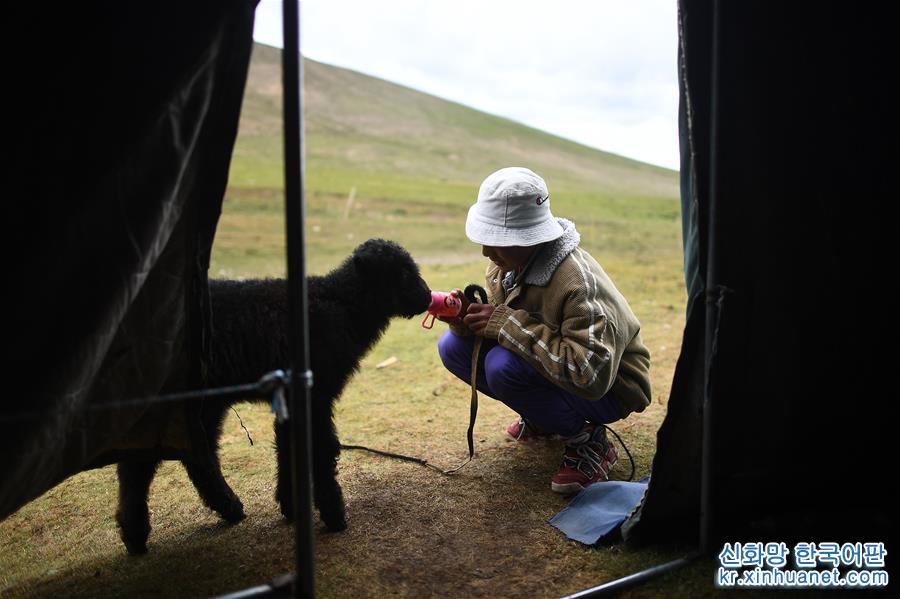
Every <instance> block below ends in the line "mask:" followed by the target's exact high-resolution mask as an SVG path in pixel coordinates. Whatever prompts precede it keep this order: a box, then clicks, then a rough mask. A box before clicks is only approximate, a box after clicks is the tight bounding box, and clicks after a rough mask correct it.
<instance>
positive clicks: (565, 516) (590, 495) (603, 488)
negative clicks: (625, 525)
mask: <svg viewBox="0 0 900 599" xmlns="http://www.w3.org/2000/svg"><path fill="white" fill-rule="evenodd" d="M647 480H648V479H646V478H645V479H644V480H642V481H640V482H636V483H635V482H625V481H619V480H611V481H606V482H602V483H594V484H593V485H590V486H588V487H586V488H585V489H584V490H583V491H581V492H580V493H578V495H576V496H575V497H573V498H572V500H571V501H570V502H569V504H568V505H567V506H566V507H564V508H563V510H562V511H561V512H559V513H558V514H556V515H555V516H553V517H552V518H550V520H549V522H550V524H551V525H553V526H555V527H556V528H558V529H559V530H560V531H562V532H563V533H564V534H565V535H566V536H567V537H568V538H570V539H572V540H573V541H579V542H581V543H584V544H585V545H593V544H594V543H596V542H597V541H598V540H600V539H601V538H603V537H604V536H606V535H608V534H609V533H610V532H612V531H613V530H615V529H616V528H617V527H618V526H619V525H620V524H622V522H624V521H625V518H626V517H627V516H628V514H630V513H631V510H633V509H634V508H635V506H636V505H637V504H638V503H640V501H641V497H643V495H644V491H645V490H646V489H647Z"/></svg>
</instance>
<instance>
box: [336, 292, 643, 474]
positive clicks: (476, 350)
mask: <svg viewBox="0 0 900 599" xmlns="http://www.w3.org/2000/svg"><path fill="white" fill-rule="evenodd" d="M463 295H465V297H466V299H467V300H468V301H469V303H473V304H474V303H482V304H486V303H487V292H486V291H485V290H484V288H483V287H481V286H480V285H476V284H475V283H472V284H470V285H467V286H466V288H465V290H463ZM478 295H480V296H481V298H478V297H477V296H478ZM479 299H480V302H479ZM483 341H484V337H476V338H475V345H474V346H473V347H472V367H471V373H472V378H471V380H470V381H469V385H470V386H471V388H472V395H471V397H470V399H469V428H468V429H467V430H466V442H467V443H468V445H469V457H468V458H466V459H465V460H464V461H463V462H462V463H461V464H460V465H458V466H456V467H455V468H450V469H448V470H445V469H443V468H441V467H439V466H436V465H434V464H432V463H431V462H429V461H428V460H426V459H424V458H418V457H415V456H408V455H403V454H402V453H393V452H390V451H383V450H380V449H372V448H371V447H366V446H364V445H344V444H341V449H342V450H343V449H354V450H359V451H368V452H370V453H374V454H377V455H380V456H384V457H387V458H394V459H397V460H403V461H404V462H414V463H416V464H419V465H421V466H425V467H426V468H431V469H432V470H434V471H436V472H440V473H441V474H443V475H446V476H449V475H452V474H456V473H457V472H459V471H460V470H461V469H462V468H463V467H464V466H466V465H467V464H468V463H469V462H471V461H472V459H473V458H474V457H475V437H474V435H475V420H476V419H477V417H478V359H479V357H480V355H481V344H482V342H483ZM602 426H603V427H604V428H606V430H608V431H609V432H611V433H612V434H613V435H615V437H616V439H617V440H618V441H619V445H621V446H622V449H624V450H625V453H626V454H627V455H628V459H629V461H630V462H631V474H630V475H629V476H628V480H629V481H631V480H634V473H635V465H634V458H633V457H631V452H630V451H628V446H626V445H625V443H624V442H623V441H622V438H621V437H620V436H619V434H618V433H617V432H616V431H614V430H613V429H611V428H610V427H609V426H607V425H605V424H603V425H602Z"/></svg>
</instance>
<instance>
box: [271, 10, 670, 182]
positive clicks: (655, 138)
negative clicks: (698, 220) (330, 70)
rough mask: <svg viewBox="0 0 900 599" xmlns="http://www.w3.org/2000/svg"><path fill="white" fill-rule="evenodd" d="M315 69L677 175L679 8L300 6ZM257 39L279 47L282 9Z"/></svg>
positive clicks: (273, 12)
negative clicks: (433, 98) (380, 82)
mask: <svg viewBox="0 0 900 599" xmlns="http://www.w3.org/2000/svg"><path fill="white" fill-rule="evenodd" d="M301 11H302V12H301V24H302V29H301V45H302V50H303V53H304V54H305V55H306V56H309V57H310V58H313V59H316V60H319V61H322V62H327V63H330V64H335V65H338V66H343V67H347V68H351V69H354V70H358V71H361V72H364V73H368V74H371V75H375V76H377V77H381V78H383V79H387V80H390V81H395V82H397V83H401V84H403V85H407V86H409V87H413V88H416V89H420V90H422V91H425V92H428V93H431V94H434V95H437V96H441V97H444V98H447V99H450V100H454V101H457V102H461V103H463V104H466V105H468V106H472V107H473V108H477V109H479V110H484V111H486V112H490V113H493V114H499V115H502V116H505V117H508V118H511V119H513V120H517V121H520V122H523V123H525V124H528V125H531V126H534V127H537V128H540V129H544V130H546V131H549V132H551V133H555V134H557V135H560V136H562V137H566V138H569V139H573V140H575V141H578V142H581V143H584V144H586V145H590V146H593V147H597V148H600V149H602V150H606V151H609V152H614V153H617V154H622V155H625V156H628V157H631V158H636V159H638V160H643V161H646V162H650V163H653V164H659V165H662V166H667V167H669V168H675V169H677V168H678V162H679V159H678V136H677V109H678V84H677V73H676V49H677V34H676V2H675V0H667V1H661V0H652V1H651V0H645V1H641V2H631V3H623V2H611V1H595V2H588V1H583V2H575V1H557V2H549V1H547V0H543V1H537V0H519V1H516V2H513V1H506V0H482V1H481V2H474V1H471V0H456V1H454V2H449V1H447V0H432V1H430V2H426V1H425V0H422V1H413V0H392V1H385V2H377V3H376V2H366V1H349V0H304V1H303V2H302V3H301ZM256 19H257V25H256V29H255V32H254V37H255V38H256V39H257V40H258V41H261V42H263V43H268V44H271V45H276V46H281V45H282V44H281V2H280V1H278V0H262V1H261V2H260V4H259V7H258V8H257V13H256Z"/></svg>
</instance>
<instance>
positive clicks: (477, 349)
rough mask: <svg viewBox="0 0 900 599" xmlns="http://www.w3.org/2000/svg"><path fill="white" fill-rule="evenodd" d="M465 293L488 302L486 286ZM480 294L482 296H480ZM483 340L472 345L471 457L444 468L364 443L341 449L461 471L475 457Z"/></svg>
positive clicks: (450, 471) (471, 299) (448, 472)
mask: <svg viewBox="0 0 900 599" xmlns="http://www.w3.org/2000/svg"><path fill="white" fill-rule="evenodd" d="M463 295H464V296H466V299H467V300H468V301H469V303H472V304H475V303H482V304H486V303H487V291H485V290H484V287H482V286H480V285H476V284H475V283H472V284H470V285H467V286H466V288H465V289H464V290H463ZM478 296H481V297H480V298H479V297H478ZM483 341H484V337H476V338H475V345H474V346H473V347H472V368H471V372H472V378H471V380H470V381H469V384H470V386H471V387H472V395H471V397H470V399H469V428H468V430H466V442H467V443H468V444H469V457H468V458H466V459H465V460H464V461H463V462H462V463H461V464H460V465H459V466H456V467H455V468H450V469H448V470H445V469H443V468H440V467H438V466H435V465H434V464H432V463H431V462H429V461H428V460H426V459H424V458H417V457H414V456H408V455H403V454H402V453H393V452H390V451H382V450H380V449H372V448H371V447H365V446H364V445H344V444H341V449H356V450H360V451H368V452H371V453H374V454H378V455H381V456H385V457H388V458H395V459H398V460H403V461H405V462H415V463H416V464H421V465H422V466H425V467H426V468H431V469H432V470H436V471H437V472H440V473H441V474H444V475H447V476H449V475H451V474H456V473H457V472H459V471H460V470H461V469H462V468H463V466H465V465H466V464H468V463H469V462H471V461H472V458H474V457H475V420H476V419H477V418H478V358H479V356H480V355H481V343H482V342H483Z"/></svg>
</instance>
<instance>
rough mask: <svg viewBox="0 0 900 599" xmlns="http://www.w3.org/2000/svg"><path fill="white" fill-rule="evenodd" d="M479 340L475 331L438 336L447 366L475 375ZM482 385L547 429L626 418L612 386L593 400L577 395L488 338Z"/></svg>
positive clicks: (571, 429)
mask: <svg viewBox="0 0 900 599" xmlns="http://www.w3.org/2000/svg"><path fill="white" fill-rule="evenodd" d="M474 344H475V338H474V337H460V336H458V335H454V334H453V333H452V332H450V331H447V332H446V333H444V334H443V335H442V336H441V338H440V340H438V353H439V354H440V356H441V360H442V361H443V362H444V366H445V367H446V368H447V370H449V371H450V372H452V373H453V374H455V375H456V376H457V377H459V378H460V379H462V380H463V381H465V382H466V383H467V384H468V383H469V382H470V381H471V378H472V349H473V347H474ZM478 390H479V391H481V392H482V393H485V394H487V395H490V396H491V397H493V398H495V399H499V400H500V401H502V402H503V403H505V404H506V405H507V406H509V407H510V408H512V409H513V410H515V411H516V412H518V413H519V414H520V415H521V416H522V417H523V418H525V420H527V421H528V422H530V423H531V424H533V425H534V426H536V427H537V428H538V429H540V430H541V431H544V432H547V433H557V434H559V435H562V436H565V437H571V436H573V435H576V434H578V432H579V431H581V429H583V428H584V424H585V422H593V423H603V424H609V423H611V422H616V421H617V420H621V419H622V412H621V410H620V409H619V404H618V402H617V401H616V398H615V397H614V396H613V394H612V392H609V393H607V394H606V395H604V396H603V397H602V398H600V399H598V400H593V401H592V400H589V399H583V398H581V397H578V396H577V395H573V394H571V393H569V392H568V391H564V390H563V389H561V388H560V387H557V386H556V385H554V384H553V383H551V382H550V381H549V380H548V379H546V378H544V376H542V375H541V373H540V372H538V371H537V370H535V368H534V366H532V365H531V364H529V363H528V362H526V361H525V360H524V359H522V358H520V357H519V356H517V355H516V354H514V353H513V352H511V351H509V350H508V349H506V348H505V347H501V346H500V344H498V343H497V342H496V341H491V340H488V339H485V340H484V342H483V343H482V345H481V354H480V356H479V359H478Z"/></svg>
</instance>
